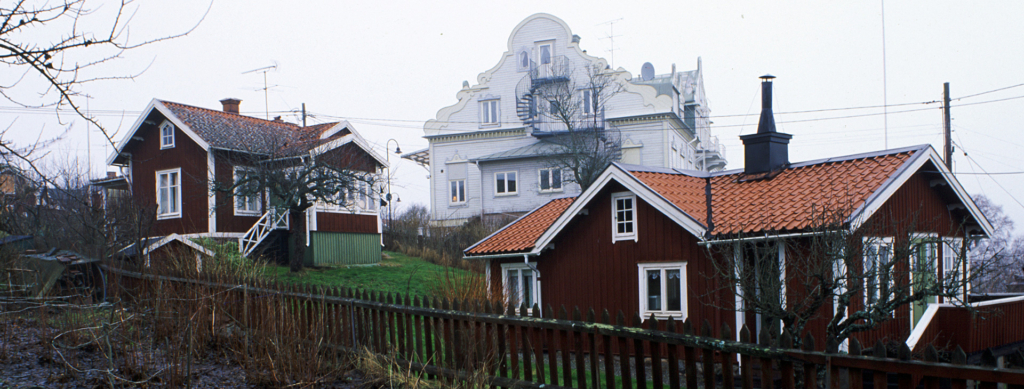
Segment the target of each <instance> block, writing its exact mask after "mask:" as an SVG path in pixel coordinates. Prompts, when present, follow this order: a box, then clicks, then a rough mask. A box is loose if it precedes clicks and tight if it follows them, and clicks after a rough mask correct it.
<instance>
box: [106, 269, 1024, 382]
mask: <svg viewBox="0 0 1024 389" xmlns="http://www.w3.org/2000/svg"><path fill="white" fill-rule="evenodd" d="M107 270H108V271H109V272H110V274H111V277H109V278H110V280H111V283H112V284H113V285H116V287H117V288H119V289H121V290H125V291H128V292H129V293H130V294H134V295H136V296H138V297H139V298H152V297H153V296H146V294H147V293H153V291H156V290H162V289H160V288H162V287H163V286H162V285H164V284H167V283H173V284H177V286H178V287H193V288H203V290H205V291H206V293H210V294H211V295H212V294H216V295H217V296H219V297H218V298H219V300H218V301H220V302H219V303H218V304H219V306H218V307H216V309H212V310H210V311H213V312H216V311H218V310H219V312H220V313H221V314H222V315H224V316H225V317H228V318H231V320H233V321H234V322H235V323H234V324H235V325H238V326H240V327H241V328H243V329H244V330H245V331H246V332H247V333H249V334H251V335H250V336H259V334H261V333H265V331H272V330H273V328H274V327H273V326H271V325H268V324H267V321H266V320H260V318H258V317H254V312H258V311H260V310H259V309H256V308H255V307H256V306H258V305H260V304H274V307H278V308H274V309H280V310H282V311H285V309H284V308H283V307H285V306H287V311H286V312H289V314H291V315H295V316H296V317H297V322H299V323H306V324H305V325H307V326H308V328H309V331H312V332H317V333H315V334H313V335H314V336H313V339H318V340H317V342H318V343H323V344H327V345H329V346H330V347H332V348H334V349H337V350H339V351H345V352H350V351H357V350H362V349H367V350H369V351H371V352H373V353H376V354H379V355H381V356H384V357H386V358H388V359H390V360H392V361H396V362H397V363H398V364H400V365H402V366H404V367H406V368H408V369H411V370H414V371H418V372H420V373H421V374H423V375H425V376H427V377H428V378H431V379H440V380H464V381H474V382H482V383H483V384H486V385H489V386H491V387H507V388H511V387H521V388H538V389H539V388H559V387H577V388H619V387H621V388H628V389H632V388H637V389H646V388H654V389H661V388H666V387H667V388H683V387H685V388H691V389H696V388H702V387H703V388H712V387H724V388H743V389H753V388H763V389H770V388H783V389H792V388H796V387H801V388H805V389H813V388H872V389H887V388H888V387H899V388H901V389H910V388H917V387H919V386H920V387H923V388H924V389H938V388H940V387H941V388H951V389H962V388H967V387H968V385H969V384H970V385H973V384H977V385H978V386H975V387H979V388H982V389H988V388H992V389H995V388H996V387H997V386H996V385H997V383H1003V384H1007V385H1008V386H1006V387H1007V388H1009V389H1018V388H1024V370H1009V369H1002V368H995V367H990V366H966V365H965V361H966V356H965V355H964V353H963V351H959V350H957V351H954V352H953V353H952V361H953V363H941V362H936V361H937V360H938V353H937V352H936V351H935V350H934V349H932V348H929V349H928V350H926V351H925V352H924V355H923V360H913V358H912V356H911V353H910V350H909V349H907V348H906V347H905V346H904V347H903V349H902V350H901V351H900V352H899V356H898V358H887V357H886V352H885V347H884V346H882V345H881V344H877V345H874V346H873V347H872V350H870V351H871V352H872V353H873V354H874V355H861V354H863V353H862V351H863V350H861V346H860V345H859V344H857V342H856V341H852V342H851V344H850V347H849V351H850V352H849V353H825V352H820V351H813V350H814V342H815V341H814V339H813V338H811V337H809V336H808V337H807V338H805V339H803V342H802V343H803V348H802V349H796V348H793V347H792V345H793V337H792V336H790V334H788V333H783V334H781V336H778V337H775V339H776V340H775V341H765V342H763V343H762V344H753V343H751V342H750V341H749V339H750V334H749V331H748V330H747V329H746V328H743V329H742V330H741V331H740V333H741V336H740V338H741V339H738V340H737V339H729V338H726V339H717V338H713V337H711V336H709V335H710V334H712V333H713V332H714V331H712V328H711V327H710V326H709V325H708V324H707V323H704V325H702V326H701V327H700V329H699V330H698V328H697V327H696V326H694V325H692V324H691V323H689V321H687V322H684V323H678V322H675V321H673V320H671V319H670V320H669V321H668V322H666V323H659V322H658V321H657V320H655V319H653V318H649V319H648V320H645V321H644V320H641V319H640V318H639V317H638V316H636V315H634V316H633V317H632V318H630V321H629V322H627V319H626V317H625V315H623V314H622V313H621V312H620V313H618V315H616V317H615V318H614V319H612V318H611V316H610V315H609V314H608V312H607V311H605V312H602V313H601V314H600V315H598V314H596V313H595V312H594V311H592V310H591V311H588V312H587V313H586V314H584V313H582V312H580V311H579V310H578V309H574V310H573V311H572V313H571V314H570V313H569V312H567V311H566V310H565V309H564V308H562V309H561V311H560V312H559V313H558V314H557V316H556V314H555V313H554V312H552V311H551V309H550V308H548V310H547V311H546V312H544V315H543V317H541V315H540V313H541V312H539V309H537V308H534V309H531V310H528V309H526V308H525V307H524V308H520V310H519V311H518V312H516V311H515V310H511V309H510V310H507V311H504V310H503V309H501V308H497V307H494V306H491V305H490V304H489V303H486V302H483V303H468V302H449V301H440V300H437V299H432V298H422V297H416V298H409V297H406V296H399V295H393V294H382V293H375V292H368V291H355V290H350V289H326V290H316V291H314V290H312V289H311V288H308V287H306V288H301V287H298V286H294V285H282V284H277V283H268V282H261V281H256V282H255V283H248V284H246V283H241V282H237V281H238V280H231V279H220V278H213V277H209V276H200V277H199V278H198V279H197V278H196V277H195V276H190V277H182V276H180V275H178V276H175V275H152V274H143V273H138V272H132V271H127V270H123V269H116V268H107ZM158 283H159V284H160V285H161V286H160V287H157V284H158ZM196 320H201V319H196ZM312 323H320V324H319V325H313V324H312ZM659 328H660V330H659ZM720 333H721V334H727V335H728V334H734V333H735V332H733V331H731V330H730V329H729V328H728V326H724V327H723V328H722V329H721V331H720ZM697 334H704V336H698V335H697ZM761 338H762V339H769V338H772V337H770V336H762V337H761Z"/></svg>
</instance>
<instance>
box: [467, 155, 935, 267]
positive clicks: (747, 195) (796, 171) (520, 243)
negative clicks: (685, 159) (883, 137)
mask: <svg viewBox="0 0 1024 389" xmlns="http://www.w3.org/2000/svg"><path fill="white" fill-rule="evenodd" d="M918 151H920V149H901V150H894V151H892V152H890V153H889V154H876V155H869V156H852V157H849V158H848V159H833V160H825V161H821V162H808V163H800V164H794V165H793V167H790V168H788V169H785V170H783V171H782V172H779V173H778V174H777V175H775V176H774V177H771V178H770V179H760V180H753V179H749V177H747V176H746V175H744V174H743V172H742V171H733V172H731V173H713V174H712V175H710V176H709V177H710V180H711V198H712V199H711V203H712V215H713V218H712V222H713V223H714V229H713V230H712V231H711V233H712V234H713V235H719V236H723V235H731V234H740V233H752V232H759V231H771V232H783V231H797V230H803V229H806V228H810V227H814V226H815V217H820V216H821V215H820V212H822V210H825V211H829V212H836V213H838V216H839V217H841V218H842V220H843V221H846V220H848V219H849V217H850V216H851V215H852V214H853V212H854V211H856V210H857V209H859V208H860V207H861V206H863V205H864V204H865V203H866V202H867V201H868V200H869V199H870V198H871V196H872V195H873V194H875V193H876V192H878V191H879V190H880V189H881V187H882V185H883V184H884V183H885V182H887V181H888V180H890V179H891V178H893V177H895V175H896V174H897V173H898V172H899V170H900V167H902V166H904V165H905V164H906V163H907V162H908V161H909V160H910V158H911V156H913V155H914V153H915V152H918ZM651 170H661V171H645V170H634V171H630V172H629V173H630V174H631V175H633V176H634V177H636V178H637V179H639V180H640V181H641V182H642V183H644V185H647V186H648V187H649V188H651V189H652V190H653V191H655V192H657V193H658V194H660V195H661V196H662V197H664V198H665V199H666V200H668V201H669V202H671V203H672V204H674V205H675V206H676V207H678V208H679V209H680V210H682V211H683V212H684V213H686V214H687V215H689V216H690V217H692V218H693V219H695V220H696V221H697V222H698V223H700V224H701V225H702V226H704V227H705V228H707V200H706V197H705V186H706V184H707V178H706V177H707V176H705V177H702V176H697V175H690V174H686V173H683V172H677V171H673V170H664V169H651ZM744 179H747V180H744ZM573 200H575V198H563V199H556V200H552V201H551V202H549V203H547V204H545V205H543V206H541V207H540V208H537V209H536V210H534V211H533V212H532V213H530V214H528V215H526V216H524V217H523V218H521V219H519V220H517V221H515V222H513V223H512V224H509V225H508V226H506V227H505V228H504V229H502V230H499V231H498V232H497V233H495V234H494V235H491V236H489V237H487V238H485V239H484V240H482V241H480V242H479V243H477V245H476V246H473V247H471V248H470V249H468V250H466V252H465V253H466V256H476V255H487V254H501V253H519V252H527V251H530V250H532V249H534V245H535V244H536V241H537V239H538V238H540V236H541V235H542V234H544V232H545V231H547V229H548V228H550V227H551V225H552V224H553V223H554V222H555V220H556V219H558V217H559V216H561V215H562V213H563V212H565V210H566V209H568V207H569V206H570V205H571V204H572V202H573ZM816 213H817V214H816Z"/></svg>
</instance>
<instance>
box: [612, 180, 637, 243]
mask: <svg viewBox="0 0 1024 389" xmlns="http://www.w3.org/2000/svg"><path fill="white" fill-rule="evenodd" d="M619 199H629V200H630V202H631V203H632V205H633V206H632V208H630V209H629V212H630V213H631V214H632V216H633V220H631V221H629V224H632V226H633V232H631V233H626V232H623V233H621V234H620V233H619V229H618V227H619V219H618V215H617V213H618V212H619V209H618V208H617V207H616V205H617V204H615V203H616V201H617V200H619ZM611 200H612V201H611V211H612V212H611V215H612V244H615V242H618V241H622V240H632V241H634V242H637V241H639V239H640V237H639V235H640V234H639V231H637V227H638V223H637V220H636V219H637V208H638V207H637V206H636V205H637V204H636V195H635V194H633V192H615V193H612V195H611Z"/></svg>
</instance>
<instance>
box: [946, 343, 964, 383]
mask: <svg viewBox="0 0 1024 389" xmlns="http://www.w3.org/2000/svg"><path fill="white" fill-rule="evenodd" d="M952 359H953V361H952V362H953V364H954V365H966V364H967V354H966V353H964V349H962V348H960V346H956V349H955V350H953V358H952ZM949 387H950V389H966V388H967V380H962V379H953V380H949Z"/></svg>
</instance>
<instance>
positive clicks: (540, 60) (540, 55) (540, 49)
mask: <svg viewBox="0 0 1024 389" xmlns="http://www.w3.org/2000/svg"><path fill="white" fill-rule="evenodd" d="M545 47H547V49H548V61H547V62H544V48H545ZM554 58H555V44H554V42H551V41H543V42H541V43H538V44H537V65H550V64H551V62H553V61H554Z"/></svg>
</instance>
